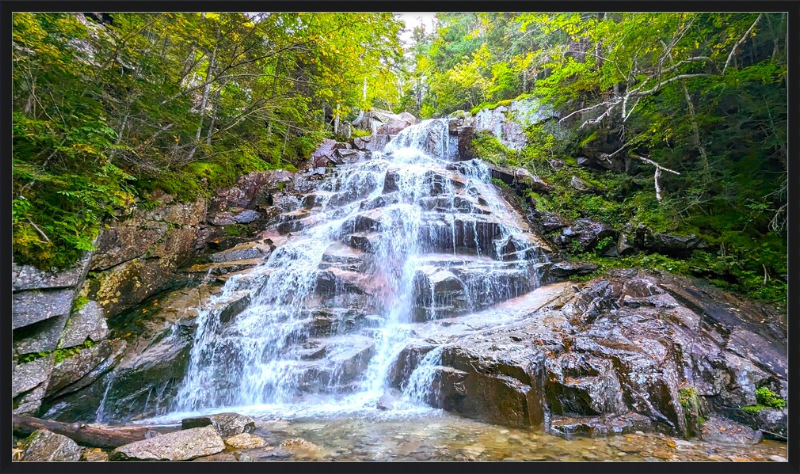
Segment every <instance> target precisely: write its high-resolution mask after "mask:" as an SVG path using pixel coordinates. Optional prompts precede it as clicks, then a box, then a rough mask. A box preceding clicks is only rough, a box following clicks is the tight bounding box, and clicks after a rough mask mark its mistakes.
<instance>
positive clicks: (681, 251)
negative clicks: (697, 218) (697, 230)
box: [636, 227, 708, 257]
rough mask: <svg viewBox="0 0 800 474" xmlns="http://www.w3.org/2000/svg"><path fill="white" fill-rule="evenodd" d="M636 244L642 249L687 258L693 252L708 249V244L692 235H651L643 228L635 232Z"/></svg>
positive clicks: (651, 233)
mask: <svg viewBox="0 0 800 474" xmlns="http://www.w3.org/2000/svg"><path fill="white" fill-rule="evenodd" d="M636 243H637V244H638V245H639V246H640V247H642V248H644V249H647V250H651V251H653V252H658V253H662V254H665V255H671V256H677V257H687V256H689V255H690V254H691V253H692V252H693V251H695V250H699V249H705V248H708V242H706V241H705V240H703V239H701V238H699V237H697V236H696V235H694V234H691V235H687V236H683V235H673V234H666V233H653V232H652V231H651V230H650V229H648V228H643V227H640V228H638V229H637V231H636Z"/></svg>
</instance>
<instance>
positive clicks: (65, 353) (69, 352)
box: [53, 338, 95, 364]
mask: <svg viewBox="0 0 800 474" xmlns="http://www.w3.org/2000/svg"><path fill="white" fill-rule="evenodd" d="M94 345H95V343H94V341H92V340H91V339H89V338H86V340H85V341H83V344H81V345H79V346H74V347H68V348H65V349H56V350H55V351H53V354H55V359H54V362H55V363H56V364H58V363H61V361H63V360H64V359H68V358H70V357H72V356H74V355H76V354H78V353H79V352H81V351H82V350H84V349H88V348H90V347H93V346H94Z"/></svg>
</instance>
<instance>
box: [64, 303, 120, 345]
mask: <svg viewBox="0 0 800 474" xmlns="http://www.w3.org/2000/svg"><path fill="white" fill-rule="evenodd" d="M108 334H109V331H108V324H106V319H105V317H103V308H101V307H100V305H99V304H97V302H96V301H89V302H88V303H86V304H85V305H84V306H83V307H82V308H81V309H80V310H78V311H77V312H76V313H74V314H73V315H72V316H70V318H69V320H67V323H66V325H65V326H64V331H63V332H62V333H61V340H60V341H59V343H58V347H59V348H67V347H73V346H78V345H80V344H83V343H84V341H86V339H87V338H88V339H91V340H92V341H95V342H98V341H102V340H103V339H106V338H107V337H108Z"/></svg>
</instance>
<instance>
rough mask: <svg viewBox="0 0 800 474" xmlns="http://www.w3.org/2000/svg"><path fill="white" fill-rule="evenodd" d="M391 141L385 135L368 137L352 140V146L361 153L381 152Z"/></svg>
mask: <svg viewBox="0 0 800 474" xmlns="http://www.w3.org/2000/svg"><path fill="white" fill-rule="evenodd" d="M389 140H391V137H390V136H389V135H387V134H377V135H369V136H366V137H357V138H355V139H353V146H354V147H355V148H356V149H358V150H361V151H383V149H384V148H386V145H387V144H388V143H389Z"/></svg>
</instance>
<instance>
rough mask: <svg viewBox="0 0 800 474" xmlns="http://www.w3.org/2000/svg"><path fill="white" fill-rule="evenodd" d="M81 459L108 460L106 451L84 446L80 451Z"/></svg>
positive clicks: (92, 460) (91, 460) (88, 460)
mask: <svg viewBox="0 0 800 474" xmlns="http://www.w3.org/2000/svg"><path fill="white" fill-rule="evenodd" d="M81 461H85V462H108V453H106V452H105V451H103V450H102V449H100V448H85V449H84V450H83V452H82V453H81Z"/></svg>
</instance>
